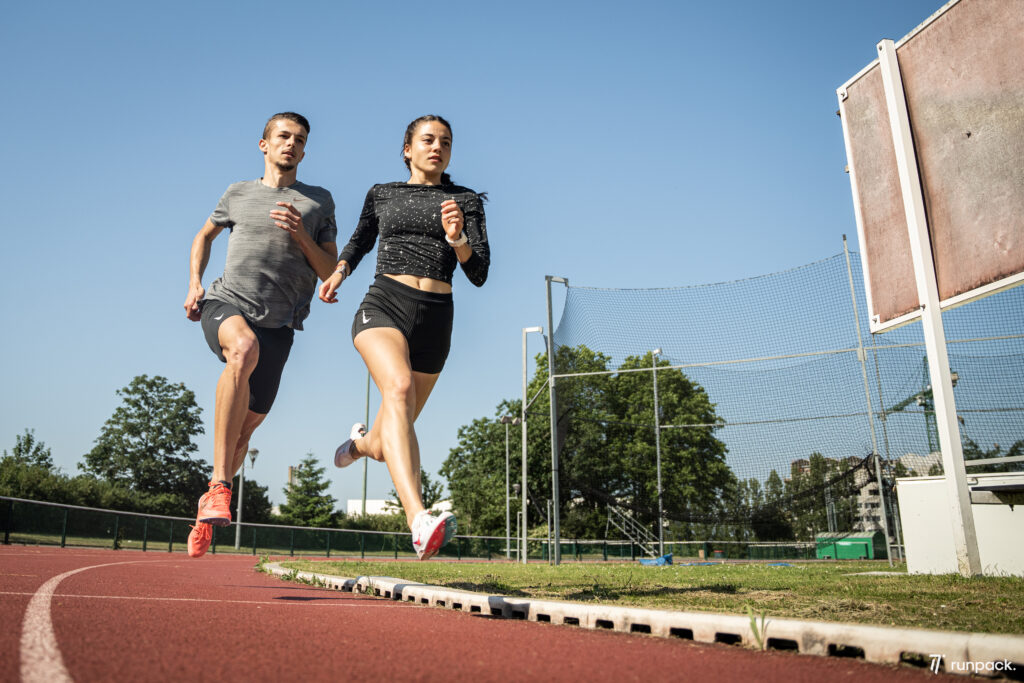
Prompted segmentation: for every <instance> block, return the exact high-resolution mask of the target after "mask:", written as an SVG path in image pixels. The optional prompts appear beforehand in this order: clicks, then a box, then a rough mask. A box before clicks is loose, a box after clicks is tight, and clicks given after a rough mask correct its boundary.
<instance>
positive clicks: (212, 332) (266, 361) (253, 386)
mask: <svg viewBox="0 0 1024 683" xmlns="http://www.w3.org/2000/svg"><path fill="white" fill-rule="evenodd" d="M200 306H201V313H200V316H201V317H200V324H201V325H202V326H203V334H204V335H205V336H206V343H207V344H209V345H210V350H211V351H213V352H214V353H215V354H217V358H220V360H221V362H224V363H226V362H227V360H226V359H225V358H224V352H223V351H222V350H221V347H220V339H219V338H218V336H217V334H218V331H219V330H220V326H221V323H223V322H224V321H225V320H227V319H228V318H230V317H231V316H233V315H242V312H241V311H240V310H238V308H236V307H235V306H232V305H231V304H229V303H226V302H224V301H220V300H219V299H203V301H202V303H201V304H200ZM242 317H243V318H245V316H242ZM245 322H246V323H248V325H249V329H251V330H252V331H253V333H254V334H255V335H256V340H257V341H258V342H259V345H260V359H259V361H257V363H256V368H255V369H254V370H253V371H252V374H251V375H249V410H251V411H252V412H254V413H259V414H261V415H265V414H267V413H269V412H270V406H272V405H274V399H275V398H277V389H278V387H280V386H281V373H282V372H283V371H284V364H285V362H287V361H288V353H289V352H290V351H291V350H292V339H293V337H294V336H295V330H293V329H292V328H290V327H256V326H255V325H253V324H252V323H251V322H249V320H248V319H246V321H245Z"/></svg>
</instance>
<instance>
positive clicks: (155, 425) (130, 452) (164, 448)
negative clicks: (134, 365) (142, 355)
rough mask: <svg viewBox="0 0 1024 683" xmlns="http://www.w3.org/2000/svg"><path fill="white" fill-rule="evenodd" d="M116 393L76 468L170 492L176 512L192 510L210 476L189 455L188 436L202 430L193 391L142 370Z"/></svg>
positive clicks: (140, 488)
mask: <svg viewBox="0 0 1024 683" xmlns="http://www.w3.org/2000/svg"><path fill="white" fill-rule="evenodd" d="M117 394H118V395H119V396H121V398H122V403H121V405H120V406H118V408H117V409H116V410H115V411H114V414H113V415H112V416H111V417H110V419H108V420H107V421H106V423H104V425H103V429H102V430H101V432H100V435H99V437H98V438H97V439H96V445H95V446H94V447H93V449H92V450H91V451H90V452H89V453H86V454H85V456H84V461H85V462H84V463H81V464H79V468H80V469H82V470H84V471H85V472H88V473H91V474H94V475H96V476H97V477H99V478H101V479H104V480H106V481H109V482H111V483H113V484H117V485H119V486H122V487H124V488H126V489H129V490H131V491H133V492H136V493H141V494H151V495H160V494H165V495H167V496H170V497H171V499H172V500H175V501H177V502H176V503H174V505H173V506H174V507H175V508H177V509H178V513H179V514H181V513H184V512H185V511H189V510H191V509H192V508H193V507H194V505H195V500H194V499H195V497H196V496H197V492H200V491H202V489H203V487H204V485H205V483H206V481H207V479H208V477H209V467H208V466H207V464H206V463H204V462H201V461H199V460H195V459H193V458H192V454H193V453H195V452H196V450H198V448H197V446H196V444H195V443H194V442H193V440H192V439H193V437H195V436H196V435H198V434H202V433H203V432H204V429H203V423H202V420H201V419H200V417H199V416H200V413H201V412H202V409H201V408H199V406H197V405H196V400H195V394H193V393H192V392H191V391H190V390H188V389H187V388H186V387H185V385H184V384H180V383H179V384H171V383H170V382H168V381H167V379H166V378H164V377H160V376H154V377H148V376H146V375H139V376H137V377H135V378H134V379H132V381H131V383H130V384H129V385H128V386H127V387H124V388H123V389H119V390H118V392H117Z"/></svg>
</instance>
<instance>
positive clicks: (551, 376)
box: [544, 275, 569, 565]
mask: <svg viewBox="0 0 1024 683" xmlns="http://www.w3.org/2000/svg"><path fill="white" fill-rule="evenodd" d="M544 280H545V283H546V284H547V290H548V394H549V396H550V403H551V502H552V505H553V506H554V507H553V511H554V514H553V515H552V517H553V518H554V526H555V529H554V538H555V549H554V550H555V552H554V554H553V555H552V557H553V558H554V560H553V562H552V564H556V565H558V564H561V563H562V533H561V532H562V530H561V526H560V524H559V521H560V517H561V515H560V514H559V494H558V410H557V405H556V400H555V330H554V321H553V319H552V315H551V283H552V282H561V283H562V284H564V285H565V286H566V288H568V287H569V280H568V279H566V278H564V277H555V276H554V275H545V276H544Z"/></svg>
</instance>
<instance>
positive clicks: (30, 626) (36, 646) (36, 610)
mask: <svg viewBox="0 0 1024 683" xmlns="http://www.w3.org/2000/svg"><path fill="white" fill-rule="evenodd" d="M115 564H133V563H132V562H109V563H107V564H97V565H93V566H91V567H82V568H81V569H73V570H71V571H69V572H64V573H63V574H58V575H57V576H55V577H53V578H52V579H50V580H49V581H47V582H46V583H44V584H43V585H42V586H40V587H39V590H37V591H36V592H35V593H33V594H32V599H31V600H29V602H28V607H26V608H25V619H24V620H23V621H22V623H21V680H22V681H24V682H25V683H57V682H60V683H64V682H65V681H66V682H68V683H70V681H71V675H70V674H68V670H67V669H66V668H65V667H64V660H63V658H62V657H61V656H60V648H59V647H57V637H56V636H55V635H54V633H53V620H52V619H51V618H50V602H51V599H52V598H53V593H54V591H56V589H57V586H58V584H60V582H61V581H63V580H64V579H66V578H68V577H69V576H72V575H74V574H77V573H78V572H84V571H86V570H88V569H98V568H99V567H110V566H113V565H115Z"/></svg>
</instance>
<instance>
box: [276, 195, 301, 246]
mask: <svg viewBox="0 0 1024 683" xmlns="http://www.w3.org/2000/svg"><path fill="white" fill-rule="evenodd" d="M277 205H278V206H283V207H284V209H283V210H282V209H274V210H273V211H271V212H270V218H271V219H273V221H274V225H276V226H277V227H279V228H281V229H282V230H286V231H287V232H288V233H290V234H291V236H292V239H300V237H304V236H306V231H305V230H303V228H302V214H301V213H300V212H299V210H298V209H296V208H295V207H294V206H292V205H291V203H290V202H278V203H277Z"/></svg>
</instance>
